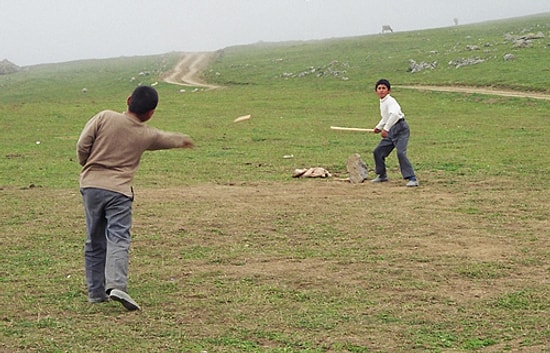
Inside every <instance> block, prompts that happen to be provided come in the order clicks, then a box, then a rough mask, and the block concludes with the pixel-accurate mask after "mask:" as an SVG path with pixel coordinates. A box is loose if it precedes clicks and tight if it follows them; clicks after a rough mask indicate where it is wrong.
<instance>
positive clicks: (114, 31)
mask: <svg viewBox="0 0 550 353" xmlns="http://www.w3.org/2000/svg"><path fill="white" fill-rule="evenodd" d="M544 12H550V0H498V1H497V0H452V1H451V0H147V1H145V0H0V61H1V60H3V59H8V60H10V61H11V62H13V63H15V64H17V65H20V66H26V65H34V64H40V63H53V62H65V61H72V60H80V59H94V58H112V57H119V56H134V55H150V54H163V53H167V52H171V51H188V52H191V51H214V50H217V49H222V48H225V47H228V46H233V45H238V44H250V43H255V42H258V41H266V42H278V41H287V40H309V39H325V38H334V37H350V36H359V35H366V34H375V33H378V32H380V30H381V26H382V25H383V24H390V25H391V26H392V27H393V28H394V30H395V31H409V30H417V29H427V28H435V27H447V26H452V25H453V18H458V20H459V24H469V23H476V22H483V21H488V20H496V19H504V18H511V17H518V16H524V15H531V14H538V13H544Z"/></svg>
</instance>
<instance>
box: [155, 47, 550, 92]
mask: <svg viewBox="0 0 550 353" xmlns="http://www.w3.org/2000/svg"><path fill="white" fill-rule="evenodd" d="M216 55H217V53H216V52H199V53H183V54H182V58H181V60H180V62H179V63H178V64H177V65H176V67H175V68H174V70H172V71H171V72H169V73H168V74H167V75H166V76H165V77H164V78H163V80H164V81H165V82H168V83H172V84H175V85H181V86H193V87H203V88H206V89H216V88H220V86H216V85H211V84H208V83H207V82H204V80H202V78H201V77H202V72H203V71H204V70H205V69H206V68H207V67H208V65H209V64H210V63H211V62H212V60H214V58H215V57H216ZM396 87H401V88H405V89H416V90H427V91H439V92H457V93H470V94H473V93H477V94H487V95H494V96H502V97H520V98H533V99H544V100H550V94H545V93H538V92H520V91H511V90H497V89H492V88H483V87H465V86H409V85H403V86H397V85H396Z"/></svg>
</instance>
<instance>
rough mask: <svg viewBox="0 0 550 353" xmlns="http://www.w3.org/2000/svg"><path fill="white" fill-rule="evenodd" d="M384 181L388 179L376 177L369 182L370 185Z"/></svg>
mask: <svg viewBox="0 0 550 353" xmlns="http://www.w3.org/2000/svg"><path fill="white" fill-rule="evenodd" d="M385 181H388V177H381V176H380V175H379V176H377V177H376V178H374V179H372V180H371V181H370V182H371V183H383V182H385Z"/></svg>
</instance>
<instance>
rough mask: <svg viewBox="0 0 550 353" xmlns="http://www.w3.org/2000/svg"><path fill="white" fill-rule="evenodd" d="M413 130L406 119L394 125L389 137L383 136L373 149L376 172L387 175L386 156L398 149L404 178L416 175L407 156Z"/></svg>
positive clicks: (398, 157)
mask: <svg viewBox="0 0 550 353" xmlns="http://www.w3.org/2000/svg"><path fill="white" fill-rule="evenodd" d="M410 134H411V131H410V129H409V125H408V124H407V122H406V121H405V119H402V120H400V121H399V122H398V123H397V124H395V125H394V126H392V128H391V129H390V131H389V132H388V137H386V138H383V139H382V140H380V143H378V146H376V148H375V149H374V151H373V155H374V164H375V169H374V172H375V173H376V174H378V175H380V176H382V177H386V176H387V171H386V157H388V156H389V155H390V153H391V152H392V151H393V150H394V148H395V149H397V159H398V160H399V168H400V169H401V175H402V176H403V179H409V178H411V177H414V176H415V175H414V169H413V166H412V164H411V162H410V161H409V158H407V146H408V145H409V136H410Z"/></svg>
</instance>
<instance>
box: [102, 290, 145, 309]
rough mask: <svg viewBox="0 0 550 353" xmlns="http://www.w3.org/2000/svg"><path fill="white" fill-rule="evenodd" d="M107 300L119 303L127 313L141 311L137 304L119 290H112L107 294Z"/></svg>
mask: <svg viewBox="0 0 550 353" xmlns="http://www.w3.org/2000/svg"><path fill="white" fill-rule="evenodd" d="M109 298H111V299H112V300H116V301H117V302H120V303H121V304H122V305H123V306H124V307H125V308H126V309H127V310H129V311H134V310H141V308H140V307H139V305H138V303H136V302H135V300H134V299H132V297H131V296H130V295H129V294H128V293H126V292H123V291H121V290H119V289H112V290H111V292H110V293H109Z"/></svg>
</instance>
